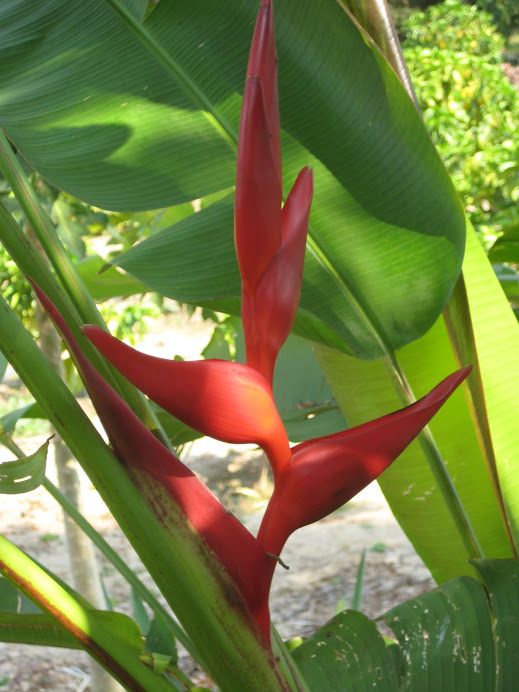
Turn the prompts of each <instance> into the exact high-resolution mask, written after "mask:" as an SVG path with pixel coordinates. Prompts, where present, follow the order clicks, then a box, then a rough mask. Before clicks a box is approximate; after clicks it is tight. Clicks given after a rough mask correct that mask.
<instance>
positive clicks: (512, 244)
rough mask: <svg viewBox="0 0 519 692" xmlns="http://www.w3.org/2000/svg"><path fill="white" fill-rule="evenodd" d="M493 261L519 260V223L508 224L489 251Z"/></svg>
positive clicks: (515, 261)
mask: <svg viewBox="0 0 519 692" xmlns="http://www.w3.org/2000/svg"><path fill="white" fill-rule="evenodd" d="M488 257H489V259H490V261H491V262H496V263H499V262H514V263H517V262H519V224H517V225H512V226H508V227H507V228H506V229H504V231H503V235H501V236H500V237H499V238H498V239H497V240H496V242H495V243H494V244H493V245H492V247H491V248H490V250H489V252H488Z"/></svg>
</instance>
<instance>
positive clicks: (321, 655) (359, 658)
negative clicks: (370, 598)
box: [292, 610, 418, 692]
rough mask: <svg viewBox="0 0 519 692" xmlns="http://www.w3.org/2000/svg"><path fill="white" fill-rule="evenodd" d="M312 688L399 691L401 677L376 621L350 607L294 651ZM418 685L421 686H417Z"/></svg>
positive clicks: (329, 691)
mask: <svg viewBox="0 0 519 692" xmlns="http://www.w3.org/2000/svg"><path fill="white" fill-rule="evenodd" d="M292 656H293V658H294V660H295V662H296V664H297V666H298V668H299V669H300V671H301V673H302V674H303V677H304V679H305V682H306V683H307V684H308V686H309V687H310V689H311V690H319V692H364V690H365V691H366V692H367V691H368V690H373V689H376V690H377V692H397V690H399V689H400V688H399V685H398V677H397V673H396V670H395V665H394V662H393V657H392V656H391V654H390V653H389V651H388V649H387V648H386V645H385V643H384V640H383V639H382V637H381V636H380V634H379V632H378V630H377V627H376V625H375V623H374V622H372V621H371V620H369V619H368V618H367V617H366V616H365V615H362V613H358V612H356V611H354V610H347V611H345V612H343V613H340V614H339V615H337V616H335V617H334V618H333V620H330V622H328V623H327V624H326V625H325V626H324V627H321V629H319V630H318V631H317V632H316V633H315V634H314V636H313V637H311V638H310V639H308V640H307V641H306V642H304V643H303V644H301V646H298V647H297V648H296V649H294V651H292ZM416 689H418V688H416Z"/></svg>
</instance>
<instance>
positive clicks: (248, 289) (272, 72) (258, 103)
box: [235, 0, 313, 382]
mask: <svg viewBox="0 0 519 692" xmlns="http://www.w3.org/2000/svg"><path fill="white" fill-rule="evenodd" d="M312 194H313V174H312V171H310V170H309V169H308V168H304V169H303V170H302V171H301V173H300V174H299V176H298V178H297V180H296V182H295V184H294V187H293V188H292V191H291V192H290V194H289V196H288V198H287V201H286V203H285V205H284V206H283V208H281V202H282V184H281V135H280V127H279V108H278V93H277V56H276V48H275V42H274V17H273V9H272V3H271V2H270V0H268V1H267V2H264V3H262V4H261V6H260V9H259V13H258V19H257V22H256V28H255V31H254V37H253V41H252V47H251V52H250V58H249V64H248V68H247V78H246V82H245V91H244V95H243V106H242V113H241V121H240V134H239V140H238V163H237V174H236V201H235V245H236V255H237V257H238V265H239V268H240V274H241V277H242V320H243V326H244V337H245V350H246V356H247V364H248V365H250V366H251V367H253V368H255V369H257V370H258V371H259V372H261V373H262V374H263V375H264V376H265V377H266V378H267V380H268V381H269V382H272V376H273V372H274V364H275V360H276V357H277V354H278V352H279V349H280V348H281V346H282V345H283V343H284V342H285V341H286V339H287V337H288V334H289V333H290V329H291V328H292V325H293V323H294V319H295V316H296V312H297V307H298V304H299V296H300V292H301V282H302V277H303V263H304V253H305V245H306V235H307V232H308V218H309V215H310V205H311V201H312Z"/></svg>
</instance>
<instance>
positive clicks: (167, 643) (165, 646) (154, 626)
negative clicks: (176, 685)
mask: <svg viewBox="0 0 519 692" xmlns="http://www.w3.org/2000/svg"><path fill="white" fill-rule="evenodd" d="M145 648H146V651H149V652H150V653H152V654H155V655H160V656H164V657H166V658H167V661H168V663H172V664H173V665H176V664H177V661H178V655H177V644H176V641H175V637H174V636H173V633H172V632H171V630H170V628H169V627H168V626H167V625H166V623H165V622H164V620H163V619H162V618H161V616H160V615H155V617H154V618H153V620H152V621H151V625H150V629H149V632H148V635H147V637H146V645H145Z"/></svg>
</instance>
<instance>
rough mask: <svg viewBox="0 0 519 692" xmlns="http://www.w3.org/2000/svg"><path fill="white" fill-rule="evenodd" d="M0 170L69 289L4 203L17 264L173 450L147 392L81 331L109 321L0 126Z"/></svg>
mask: <svg viewBox="0 0 519 692" xmlns="http://www.w3.org/2000/svg"><path fill="white" fill-rule="evenodd" d="M0 171H1V172H2V173H3V174H4V176H5V178H6V180H7V181H8V183H9V185H10V187H11V189H12V191H13V193H14V194H15V196H16V199H17V200H18V203H19V204H20V206H21V207H22V209H23V212H24V214H25V216H26V218H27V220H28V222H29V223H30V225H31V227H32V228H33V230H34V232H35V234H36V237H37V238H38V240H39V242H40V243H41V246H42V248H43V250H44V251H45V254H46V256H47V257H48V259H49V261H50V263H51V265H52V267H53V269H54V271H55V273H56V276H57V277H58V278H59V280H60V282H61V285H62V286H63V288H64V289H65V291H66V295H65V294H64V293H63V291H62V290H61V288H60V286H59V284H58V283H57V282H56V278H55V276H53V274H52V273H51V272H50V270H49V268H48V267H47V266H46V264H45V262H44V261H43V260H42V258H41V257H39V255H38V253H37V251H36V250H35V249H34V247H32V245H31V244H30V243H28V241H27V239H26V237H25V235H24V233H23V232H22V230H21V228H20V227H19V225H18V224H17V223H16V221H15V220H14V219H13V218H12V216H11V215H10V214H9V212H8V211H7V210H6V209H5V208H4V207H3V206H2V205H0V238H1V239H2V243H3V244H4V245H5V248H6V249H7V251H8V252H9V254H10V255H11V257H12V258H13V259H14V261H15V262H16V264H17V265H18V267H19V268H20V269H21V270H22V271H23V272H24V273H25V274H26V275H27V276H30V277H31V278H32V279H33V280H34V281H36V283H38V285H39V286H40V287H41V288H42V289H43V290H44V291H45V293H47V295H48V296H49V298H50V299H51V300H52V301H53V302H54V304H55V305H56V307H57V308H58V310H59V311H60V312H61V313H62V315H63V317H64V318H65V320H66V321H67V324H69V326H70V327H71V328H72V329H73V331H74V334H75V336H76V337H77V339H78V341H79V343H80V345H81V347H82V348H83V349H84V351H85V352H86V353H87V354H88V355H89V357H91V360H92V361H93V362H94V363H95V364H96V366H97V367H99V369H100V370H101V372H102V373H103V375H105V376H106V377H107V379H108V380H109V381H110V382H111V383H113V384H114V385H115V387H116V388H117V389H118V391H119V392H121V394H122V396H123V398H124V399H125V400H126V401H127V402H128V403H129V405H130V406H131V407H132V409H133V410H134V411H135V413H136V414H137V415H138V416H139V418H141V420H142V421H143V422H144V423H145V424H146V425H147V426H148V427H149V428H150V430H153V431H154V433H155V434H156V435H157V437H158V438H159V439H160V441H161V442H162V444H163V445H164V446H165V447H167V448H168V449H169V450H170V451H173V448H172V445H171V442H170V441H169V438H168V436H167V435H166V433H165V431H164V429H163V428H162V425H161V424H160V422H159V420H158V418H157V416H156V415H155V412H154V411H153V410H152V408H151V407H150V405H149V404H148V402H147V400H146V398H145V397H144V396H143V395H142V394H141V392H139V391H138V390H136V389H135V387H133V385H131V384H130V383H129V382H128V381H127V380H126V379H125V378H123V377H121V375H120V374H119V373H117V372H116V371H115V370H114V368H112V367H111V366H110V365H109V364H108V363H107V362H106V361H104V359H102V358H101V357H100V356H99V354H98V353H94V352H95V349H94V348H93V347H92V346H91V344H89V343H88V340H87V339H85V337H83V335H82V333H81V331H80V327H81V326H82V325H83V324H85V323H89V324H97V325H98V326H100V327H102V328H103V329H106V325H105V323H104V321H103V318H102V317H101V315H100V314H99V311H98V310H97V307H96V305H95V303H94V301H93V300H92V298H91V296H90V294H89V292H88V291H87V289H86V287H85V285H84V283H83V281H82V279H81V277H80V276H79V274H78V272H77V271H76V268H75V266H74V263H73V262H72V260H71V258H70V256H69V254H68V253H67V251H66V249H65V247H64V246H63V244H62V242H61V240H60V238H59V236H58V234H57V232H56V229H55V228H54V225H53V223H52V221H51V219H50V218H49V216H48V214H47V213H46V212H45V210H44V208H43V207H42V205H41V203H40V201H39V199H38V197H37V195H36V193H35V191H34V189H33V187H32V185H31V183H30V181H29V179H28V178H27V176H26V174H25V172H24V170H23V168H22V167H21V166H20V163H19V162H18V159H17V158H16V156H15V155H14V153H13V151H12V149H11V146H10V144H9V141H8V140H7V138H6V137H5V135H4V134H3V132H2V130H0ZM87 344H88V345H87ZM92 354H93V358H92Z"/></svg>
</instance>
